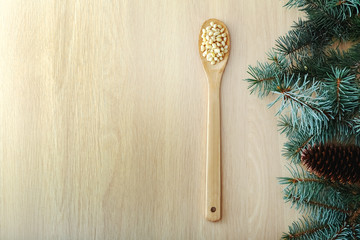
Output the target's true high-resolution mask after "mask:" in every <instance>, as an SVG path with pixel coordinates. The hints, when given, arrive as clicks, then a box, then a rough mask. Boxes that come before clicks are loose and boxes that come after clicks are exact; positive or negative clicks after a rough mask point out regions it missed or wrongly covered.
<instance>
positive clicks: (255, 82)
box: [246, 63, 278, 97]
mask: <svg viewBox="0 0 360 240" xmlns="http://www.w3.org/2000/svg"><path fill="white" fill-rule="evenodd" d="M248 73H249V74H250V75H251V76H252V78H248V79H246V81H247V82H248V83H249V87H248V88H249V89H250V93H251V94H252V93H254V92H258V96H259V97H264V96H267V95H268V94H269V93H270V91H271V88H272V85H273V84H274V83H273V82H274V81H275V80H276V75H277V74H278V73H277V71H276V69H275V68H274V66H273V65H270V64H268V63H264V64H262V63H258V64H257V66H256V67H252V66H249V71H248Z"/></svg>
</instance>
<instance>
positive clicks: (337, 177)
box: [301, 144, 360, 183]
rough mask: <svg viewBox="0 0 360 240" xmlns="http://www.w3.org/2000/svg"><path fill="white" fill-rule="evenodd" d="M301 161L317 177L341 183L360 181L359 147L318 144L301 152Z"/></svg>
mask: <svg viewBox="0 0 360 240" xmlns="http://www.w3.org/2000/svg"><path fill="white" fill-rule="evenodd" d="M301 162H302V163H303V164H304V165H305V166H306V167H307V168H308V170H309V171H310V172H312V173H314V174H315V175H317V176H319V177H323V178H325V179H329V180H331V181H339V182H341V183H356V182H359V181H360V147H357V146H354V145H335V144H325V145H323V144H318V145H314V146H309V147H308V148H306V149H304V150H303V151H302V153H301Z"/></svg>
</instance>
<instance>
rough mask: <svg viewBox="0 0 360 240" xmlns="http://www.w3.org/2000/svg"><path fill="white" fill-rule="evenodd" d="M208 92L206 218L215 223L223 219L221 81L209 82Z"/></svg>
mask: <svg viewBox="0 0 360 240" xmlns="http://www.w3.org/2000/svg"><path fill="white" fill-rule="evenodd" d="M208 91H209V93H208V119H207V146H206V151H207V152H206V209H205V218H206V219H207V220H209V221H212V222H215V221H218V220H220V218H221V164H220V156H221V151H220V144H221V142H220V141H221V138H220V137H221V136H220V81H216V82H209V89H208Z"/></svg>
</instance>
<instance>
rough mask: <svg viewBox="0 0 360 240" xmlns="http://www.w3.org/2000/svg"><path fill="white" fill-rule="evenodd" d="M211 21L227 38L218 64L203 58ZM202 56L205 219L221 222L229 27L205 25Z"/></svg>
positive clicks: (215, 21) (216, 21) (207, 21)
mask: <svg viewBox="0 0 360 240" xmlns="http://www.w3.org/2000/svg"><path fill="white" fill-rule="evenodd" d="M210 22H214V23H215V24H220V25H221V26H223V27H224V28H225V31H224V32H225V33H226V35H227V41H226V45H228V52H227V53H226V54H225V56H224V57H223V60H222V61H220V62H219V63H216V64H215V65H211V63H210V62H208V61H207V60H206V57H203V55H202V52H201V48H200V47H201V44H202V38H201V35H202V29H204V28H206V27H207V26H210ZM199 53H200V58H201V61H202V64H203V66H204V70H205V72H206V75H207V79H208V83H209V85H208V86H209V87H208V119H207V144H206V208H205V218H206V219H207V220H209V221H213V222H215V221H219V220H220V218H221V161H220V157H221V149H220V148H221V135H220V86H221V78H222V75H223V72H224V70H225V67H226V63H227V61H228V58H229V53H230V35H229V31H228V29H227V27H226V25H225V24H224V23H223V22H221V21H219V20H217V19H209V20H206V21H205V22H204V24H203V25H202V27H201V30H200V35H199Z"/></svg>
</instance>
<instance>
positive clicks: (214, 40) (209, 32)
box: [200, 22, 229, 65]
mask: <svg viewBox="0 0 360 240" xmlns="http://www.w3.org/2000/svg"><path fill="white" fill-rule="evenodd" d="M201 38H202V44H201V47H200V50H201V52H202V53H203V57H205V58H206V60H207V61H209V62H210V63H211V64H212V65H214V64H216V63H218V62H220V61H221V60H223V59H224V56H225V54H226V53H227V52H228V51H229V46H228V45H227V44H226V43H227V36H226V33H225V28H224V27H223V26H221V25H220V24H215V23H214V22H210V26H207V27H206V28H203V29H202V35H201Z"/></svg>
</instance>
